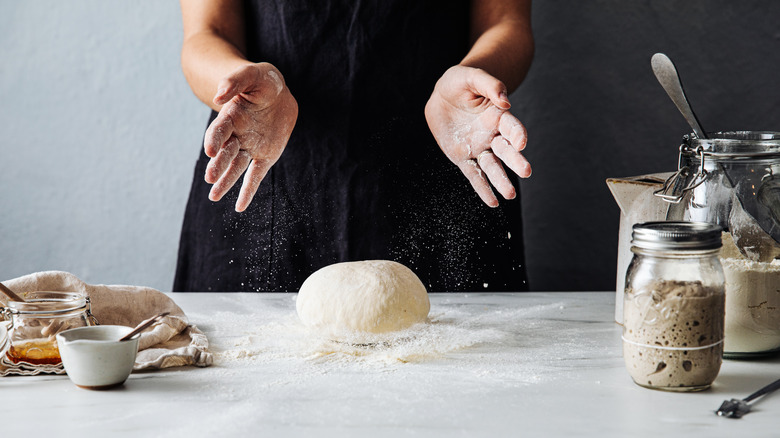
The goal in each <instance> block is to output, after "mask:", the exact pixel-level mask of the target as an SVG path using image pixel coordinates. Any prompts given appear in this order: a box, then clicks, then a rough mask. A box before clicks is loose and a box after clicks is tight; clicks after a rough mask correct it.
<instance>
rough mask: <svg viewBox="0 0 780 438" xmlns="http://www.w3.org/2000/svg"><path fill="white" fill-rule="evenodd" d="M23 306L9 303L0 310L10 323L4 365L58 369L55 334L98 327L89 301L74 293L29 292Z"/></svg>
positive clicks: (58, 361) (25, 295)
mask: <svg viewBox="0 0 780 438" xmlns="http://www.w3.org/2000/svg"><path fill="white" fill-rule="evenodd" d="M22 298H24V300H25V301H24V302H19V301H9V302H7V303H6V306H5V307H2V308H0V311H2V314H3V316H4V317H5V319H6V320H7V321H10V325H9V327H8V345H7V347H6V348H7V349H6V352H5V357H3V361H10V362H11V363H13V364H19V363H26V364H29V365H55V366H56V365H61V363H62V360H61V359H60V352H59V349H58V348H57V340H56V338H55V336H56V334H57V333H59V332H62V331H65V330H68V329H71V328H76V327H84V326H89V325H97V320H96V319H95V317H94V316H93V315H92V311H91V306H90V302H89V297H87V296H86V295H84V294H81V293H75V292H28V293H25V294H22Z"/></svg>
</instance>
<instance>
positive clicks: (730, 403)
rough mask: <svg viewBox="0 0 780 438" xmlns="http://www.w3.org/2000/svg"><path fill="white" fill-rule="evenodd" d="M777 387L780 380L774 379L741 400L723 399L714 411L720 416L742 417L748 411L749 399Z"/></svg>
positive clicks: (779, 384) (767, 392)
mask: <svg viewBox="0 0 780 438" xmlns="http://www.w3.org/2000/svg"><path fill="white" fill-rule="evenodd" d="M778 388H780V380H775V381H774V382H772V383H770V384H769V385H766V386H765V387H763V388H761V389H759V390H758V391H756V392H754V393H752V394H750V395H749V396H747V397H745V398H743V399H742V400H738V399H736V398H732V399H731V400H726V401H724V402H723V404H721V405H720V407H719V408H718V410H717V411H715V413H716V414H718V415H720V416H721V417H729V418H742V416H743V415H745V414H747V413H748V412H750V406H751V405H749V404H748V402H749V401H751V400H753V399H756V398H758V397H761V396H762V395H764V394H769V393H770V392H772V391H774V390H776V389H778Z"/></svg>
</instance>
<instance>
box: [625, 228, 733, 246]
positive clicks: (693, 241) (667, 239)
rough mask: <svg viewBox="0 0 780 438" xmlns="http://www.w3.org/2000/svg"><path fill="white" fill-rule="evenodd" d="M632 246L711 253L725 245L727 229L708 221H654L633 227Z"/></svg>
mask: <svg viewBox="0 0 780 438" xmlns="http://www.w3.org/2000/svg"><path fill="white" fill-rule="evenodd" d="M632 229H633V231H632V233H631V246H632V247H635V248H640V249H645V250H660V251H707V250H716V249H719V248H720V247H721V246H722V242H721V234H722V232H723V228H722V227H720V226H719V225H715V224H710V223H707V222H686V221H654V222H644V223H638V224H635V225H634V226H633V227H632Z"/></svg>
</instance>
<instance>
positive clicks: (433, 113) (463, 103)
mask: <svg viewBox="0 0 780 438" xmlns="http://www.w3.org/2000/svg"><path fill="white" fill-rule="evenodd" d="M510 106H511V105H510V103H509V98H508V97H507V94H506V87H505V86H504V84H503V83H502V82H501V81H499V80H498V79H496V78H494V77H493V76H491V75H489V74H488V73H487V72H485V71H484V70H481V69H478V68H472V67H464V66H459V65H458V66H454V67H451V68H450V69H449V70H447V71H446V72H445V73H444V75H442V77H441V78H440V79H439V81H438V82H437V83H436V87H435V88H434V90H433V94H432V95H431V98H430V99H429V100H428V103H427V104H426V105H425V118H426V120H427V121H428V127H429V128H430V129H431V132H432V133H433V136H434V138H436V142H437V143H438V144H439V147H440V148H441V150H442V151H443V152H444V154H445V155H446V156H447V158H449V159H450V160H451V161H452V162H453V163H455V165H456V166H458V168H459V169H460V170H461V172H463V174H464V175H465V176H466V178H467V179H468V180H469V182H470V183H471V186H472V187H473V188H474V191H476V192H477V194H478V195H479V197H480V198H481V199H482V201H483V202H484V203H485V204H487V205H488V206H490V207H497V206H498V198H496V195H495V194H494V193H493V190H492V189H491V184H492V185H493V187H495V188H496V190H497V191H498V192H499V193H500V194H501V195H502V196H503V197H504V198H505V199H513V198H514V197H515V196H516V192H515V187H514V186H513V185H512V182H511V181H510V180H509V178H508V177H507V174H506V171H505V170H504V166H503V165H506V166H508V167H509V168H510V169H511V170H512V171H513V172H515V173H516V174H517V175H518V176H520V177H522V178H527V177H529V176H531V165H530V164H529V163H528V160H526V159H525V157H523V155H522V154H521V153H520V151H522V150H523V149H525V145H526V141H527V135H526V130H525V127H524V126H523V124H522V123H520V121H519V120H517V118H515V117H514V116H513V115H512V114H511V113H510V112H509V107H510ZM502 163H503V165H502ZM486 176H487V178H486ZM488 181H489V182H488Z"/></svg>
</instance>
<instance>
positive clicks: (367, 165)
mask: <svg viewBox="0 0 780 438" xmlns="http://www.w3.org/2000/svg"><path fill="white" fill-rule="evenodd" d="M244 6H245V15H246V22H247V41H248V57H249V59H250V60H251V61H254V62H260V61H267V62H270V63H272V64H274V65H275V66H276V67H277V68H278V69H279V70H280V71H281V72H282V74H284V77H285V80H286V82H287V85H288V87H289V88H290V90H291V92H292V94H293V96H295V98H296V99H297V101H298V105H299V115H298V121H297V123H296V126H295V129H294V131H293V133H292V136H291V138H290V141H289V143H288V145H287V147H286V149H285V150H284V153H283V154H282V156H281V158H280V159H279V161H278V162H277V163H276V164H275V165H274V166H273V168H272V169H271V171H270V172H269V173H268V175H267V176H266V178H265V179H264V180H263V182H262V183H261V185H260V188H259V190H258V192H257V194H256V195H255V198H254V200H253V201H252V203H251V204H250V206H249V208H248V209H247V210H246V211H245V212H243V213H236V212H235V211H234V208H235V202H236V199H237V197H238V192H239V188H240V186H241V183H240V181H239V182H238V183H237V184H236V186H235V187H233V189H231V191H230V192H229V193H228V194H227V195H225V197H224V198H223V199H222V200H221V201H220V202H216V203H213V202H211V201H209V200H208V192H209V190H210V185H208V184H206V183H205V182H204V180H203V175H204V172H205V168H206V164H207V163H208V157H206V155H205V154H204V153H203V152H202V148H201V156H200V159H199V160H198V162H197V165H196V168H195V175H194V178H193V184H192V190H191V192H190V198H189V201H188V204H187V208H186V212H185V217H184V224H183V228H182V234H181V242H180V247H179V259H178V265H177V268H176V277H175V280H174V286H173V290H174V291H228V292H229V291H269V292H280V291H290V292H293V291H297V290H298V289H299V287H300V286H301V283H302V282H303V281H304V280H305V279H306V277H307V276H309V275H310V274H311V273H312V272H314V271H315V270H317V269H319V268H321V267H323V266H326V265H329V264H332V263H337V262H344V261H354V260H369V259H389V260H396V261H398V262H400V263H403V264H404V265H406V266H408V267H409V268H411V269H412V270H413V271H414V272H415V273H416V274H417V275H418V276H419V277H420V279H421V280H422V281H423V283H424V284H425V285H426V287H428V290H429V291H432V292H433V291H522V290H527V283H526V275H525V263H524V257H523V245H522V222H521V218H520V213H521V211H520V201H519V196H518V199H515V200H513V201H501V206H500V207H499V208H495V209H493V208H489V207H487V206H486V205H484V204H483V203H482V201H480V199H479V197H478V196H477V195H476V193H475V192H474V191H473V190H472V188H471V186H470V184H469V183H468V181H467V180H466V178H465V177H464V176H463V175H462V174H461V172H460V170H459V169H458V168H457V167H456V166H455V165H454V164H452V163H451V162H450V161H449V160H448V159H447V158H446V156H445V155H444V154H443V153H442V152H441V150H440V149H439V147H438V146H437V144H436V141H435V140H434V139H433V136H432V134H431V133H430V131H429V129H428V126H427V124H426V122H425V116H424V113H423V110H424V107H425V103H426V101H427V100H428V98H429V97H430V94H431V92H432V90H433V87H434V84H435V83H436V81H437V80H438V78H439V77H441V75H442V74H443V73H444V71H445V70H446V69H447V68H449V67H450V66H453V65H455V64H457V63H458V62H459V61H460V60H461V59H462V58H463V56H464V55H465V54H466V52H467V50H468V24H469V20H468V12H469V2H468V1H467V0H458V1H452V0H441V1H427V0H369V1H360V0H265V1H262V0H260V1H250V2H245V5H244ZM215 116H216V113H213V112H212V115H211V118H210V120H209V123H211V120H213V119H214V117H215ZM515 185H516V186H517V181H515Z"/></svg>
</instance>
